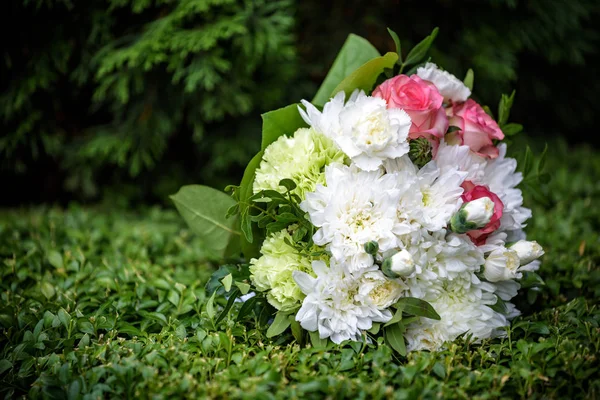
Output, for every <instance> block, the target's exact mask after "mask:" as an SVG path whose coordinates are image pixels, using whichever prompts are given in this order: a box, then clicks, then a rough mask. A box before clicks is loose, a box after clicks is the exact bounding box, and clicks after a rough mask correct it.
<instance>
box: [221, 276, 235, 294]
mask: <svg viewBox="0 0 600 400" xmlns="http://www.w3.org/2000/svg"><path fill="white" fill-rule="evenodd" d="M221 283H223V287H224V288H225V291H226V292H229V291H230V290H231V285H232V284H233V275H231V274H227V275H225V277H224V278H223V279H222V280H221Z"/></svg>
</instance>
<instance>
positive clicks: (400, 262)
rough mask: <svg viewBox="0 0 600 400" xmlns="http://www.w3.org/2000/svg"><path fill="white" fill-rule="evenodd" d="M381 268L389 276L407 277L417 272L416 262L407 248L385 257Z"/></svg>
mask: <svg viewBox="0 0 600 400" xmlns="http://www.w3.org/2000/svg"><path fill="white" fill-rule="evenodd" d="M381 270H382V271H383V273H384V274H385V275H386V276H387V277H389V278H399V277H401V276H404V277H405V276H409V275H410V274H412V273H413V272H415V262H414V261H413V258H412V255H411V254H410V253H409V252H408V251H407V250H400V251H399V252H397V253H396V254H394V255H393V256H391V257H389V258H386V259H385V261H384V262H383V265H382V267H381Z"/></svg>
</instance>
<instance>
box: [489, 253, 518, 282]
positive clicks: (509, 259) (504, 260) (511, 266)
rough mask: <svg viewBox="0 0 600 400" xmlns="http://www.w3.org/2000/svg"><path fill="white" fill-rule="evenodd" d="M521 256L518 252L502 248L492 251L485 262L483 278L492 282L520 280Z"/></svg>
mask: <svg viewBox="0 0 600 400" xmlns="http://www.w3.org/2000/svg"><path fill="white" fill-rule="evenodd" d="M518 268H519V256H518V255H517V252H516V251H513V250H510V249H506V248H500V249H496V250H494V251H492V252H491V253H490V255H489V256H488V257H487V258H486V260H485V265H484V270H483V276H485V279H487V280H488V281H490V282H500V281H506V280H509V279H515V278H518V274H517V270H518Z"/></svg>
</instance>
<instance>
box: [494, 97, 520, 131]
mask: <svg viewBox="0 0 600 400" xmlns="http://www.w3.org/2000/svg"><path fill="white" fill-rule="evenodd" d="M515 94H516V91H514V90H513V92H512V93H511V94H510V96H508V95H506V94H503V95H502V98H501V99H500V104H498V125H500V126H503V125H504V124H506V123H507V122H508V117H509V116H510V109H511V108H512V105H513V102H514V100H515Z"/></svg>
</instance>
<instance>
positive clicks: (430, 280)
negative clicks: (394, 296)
mask: <svg viewBox="0 0 600 400" xmlns="http://www.w3.org/2000/svg"><path fill="white" fill-rule="evenodd" d="M406 249H407V250H408V251H409V252H410V253H411V254H412V257H413V261H414V263H415V266H416V268H415V269H416V273H415V274H414V275H412V276H410V277H409V278H408V279H407V280H406V284H407V285H408V287H409V290H408V292H407V294H406V295H407V296H412V297H418V298H421V299H424V300H426V301H429V300H428V299H435V297H436V295H437V290H438V289H437V286H438V285H441V284H444V282H446V281H456V282H462V284H464V285H466V286H465V288H468V287H469V286H470V285H471V284H472V283H478V282H479V279H478V278H477V276H475V275H474V273H475V272H477V271H479V269H480V266H481V265H482V264H483V263H484V258H483V253H482V252H481V250H480V249H479V248H477V246H475V245H474V244H473V242H471V240H470V239H469V238H468V237H466V236H465V235H456V234H448V235H447V234H446V231H445V230H441V231H438V232H434V233H432V234H429V233H427V232H421V237H420V241H418V242H416V243H411V244H409V245H407V246H406Z"/></svg>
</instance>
